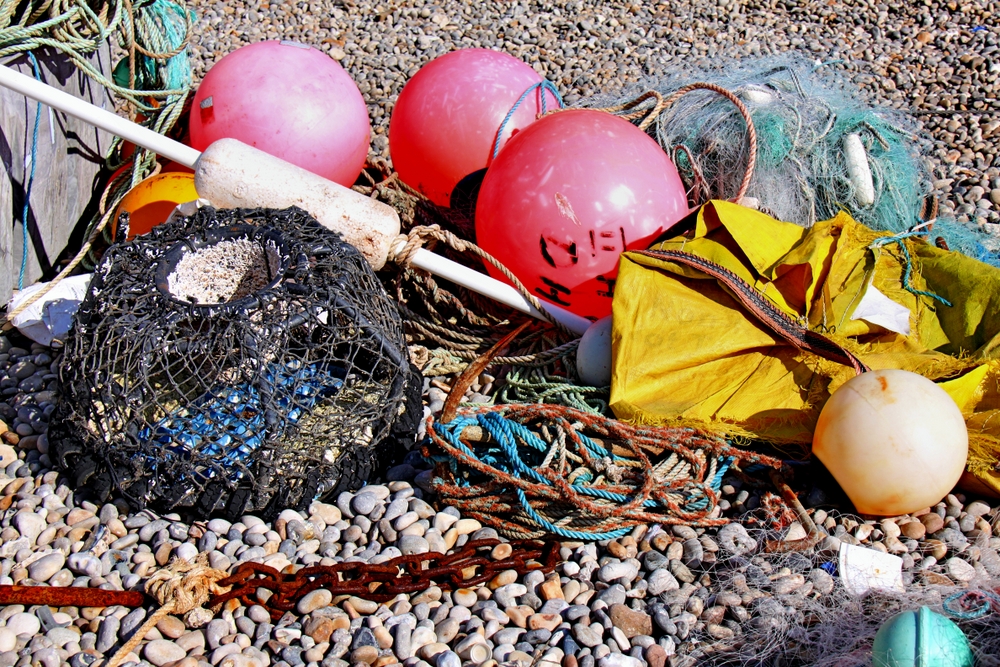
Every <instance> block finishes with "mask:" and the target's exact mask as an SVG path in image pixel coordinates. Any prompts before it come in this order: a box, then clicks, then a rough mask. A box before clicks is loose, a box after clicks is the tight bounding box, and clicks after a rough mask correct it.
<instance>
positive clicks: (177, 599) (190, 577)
mask: <svg viewBox="0 0 1000 667" xmlns="http://www.w3.org/2000/svg"><path fill="white" fill-rule="evenodd" d="M207 562H208V559H207V557H206V555H205V554H201V555H200V556H198V558H197V559H195V561H194V562H189V561H186V560H181V559H179V558H175V559H174V560H173V562H171V563H170V565H168V566H167V567H166V568H164V569H162V570H159V571H157V572H156V573H154V574H153V575H152V576H151V577H150V578H149V579H148V580H147V581H146V594H147V595H149V596H150V597H152V598H153V599H154V600H156V601H157V602H158V603H159V604H160V608H159V609H157V610H156V611H155V612H153V614H152V615H151V616H150V617H149V618H147V619H146V622H145V623H143V624H142V626H140V627H139V629H138V630H136V631H135V632H134V633H133V634H132V636H131V637H130V638H129V640H128V641H127V642H125V643H124V644H123V645H122V647H121V648H119V649H118V650H117V651H116V652H115V654H114V655H113V656H111V659H110V660H109V661H108V662H107V663H106V664H105V665H103V667H118V665H120V664H121V662H122V661H123V660H124V659H125V656H127V655H128V654H129V653H131V652H132V651H134V650H135V649H136V648H137V647H138V646H139V644H141V643H142V640H143V639H144V638H145V637H146V633H148V632H149V631H150V630H152V629H153V627H154V626H155V625H156V624H157V623H159V622H160V620H162V619H163V617H165V616H168V615H170V614H190V613H191V612H193V611H195V610H197V609H200V608H201V606H202V605H203V604H205V603H206V602H208V600H209V598H211V597H212V596H213V595H218V594H220V593H226V592H228V591H229V587H228V586H219V585H218V582H219V581H220V580H221V579H225V578H226V577H228V576H229V574H228V573H226V572H223V571H222V570H216V569H214V568H211V567H208V565H207Z"/></svg>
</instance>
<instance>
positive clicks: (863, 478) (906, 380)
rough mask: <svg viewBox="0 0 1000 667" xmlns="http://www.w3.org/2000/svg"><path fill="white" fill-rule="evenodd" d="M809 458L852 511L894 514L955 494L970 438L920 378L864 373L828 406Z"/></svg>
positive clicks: (958, 416)
mask: <svg viewBox="0 0 1000 667" xmlns="http://www.w3.org/2000/svg"><path fill="white" fill-rule="evenodd" d="M813 453H814V454H815V455H816V457H817V458H819V460H820V461H822V462H823V465H825V466H826V467H827V469H828V470H829V471H830V473H831V474H833V476H834V478H835V479H836V480H837V482H838V483H839V484H840V486H841V487H842V488H843V489H844V492H845V493H847V495H848V497H849V498H850V499H851V502H853V503H854V506H855V508H857V510H858V512H861V513H862V514H875V515H880V516H896V515H899V514H908V513H909V512H914V511H916V510H919V509H922V508H924V507H929V506H931V505H934V504H935V503H937V502H938V501H940V500H941V499H942V498H944V497H945V496H946V495H947V494H948V493H949V492H950V491H951V490H952V488H954V486H955V484H956V483H957V482H958V479H959V477H961V475H962V471H963V470H964V469H965V462H966V459H967V458H968V454H969V433H968V431H967V430H966V427H965V419H963V417H962V413H961V411H959V409H958V406H957V405H956V404H955V402H954V401H953V400H952V399H951V397H950V396H949V395H948V394H947V393H946V392H945V391H944V390H943V389H941V387H939V386H937V385H936V384H934V383H933V382H931V381H930V380H928V379H927V378H925V377H923V376H920V375H917V374H916V373H910V372H909V371H901V370H881V371H871V372H869V373H863V374H862V375H859V376H857V377H855V378H852V379H851V380H849V381H848V382H847V383H845V384H844V386H842V387H841V388H840V389H838V390H837V391H836V392H835V393H834V394H833V396H831V397H830V400H828V401H827V403H826V405H825V406H824V407H823V411H822V412H821V413H820V416H819V421H818V422H817V424H816V431H815V433H814V434H813Z"/></svg>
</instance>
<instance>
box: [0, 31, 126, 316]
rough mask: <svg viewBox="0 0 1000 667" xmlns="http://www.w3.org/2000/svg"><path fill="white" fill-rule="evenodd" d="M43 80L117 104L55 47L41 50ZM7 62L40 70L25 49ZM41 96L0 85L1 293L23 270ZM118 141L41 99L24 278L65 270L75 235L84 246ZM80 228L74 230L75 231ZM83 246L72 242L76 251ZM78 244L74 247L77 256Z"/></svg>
mask: <svg viewBox="0 0 1000 667" xmlns="http://www.w3.org/2000/svg"><path fill="white" fill-rule="evenodd" d="M35 55H36V57H37V58H38V63H39V65H40V68H41V75H42V80H43V81H45V83H48V84H49V85H52V86H55V87H57V88H60V89H61V90H64V91H66V92H68V93H70V94H72V95H76V96H77V97H80V98H82V99H84V100H87V101H89V102H91V103H93V104H96V105H98V106H104V107H105V108H108V109H110V108H112V107H113V102H112V99H111V97H110V96H109V94H108V92H107V91H106V90H105V89H103V88H102V87H101V86H99V85H97V84H96V83H95V82H94V81H92V80H91V79H89V78H88V77H87V76H85V75H84V74H83V73H81V72H80V70H79V69H77V68H76V67H75V66H74V65H73V63H72V62H71V61H70V60H69V59H68V58H67V57H65V56H63V55H62V54H59V53H55V52H52V51H48V50H38V51H36V52H35ZM89 59H90V62H91V64H92V65H94V66H95V67H96V68H98V69H99V70H100V71H102V72H103V73H104V74H105V75H106V76H110V72H111V56H110V49H109V48H108V46H107V45H104V46H103V47H102V48H101V49H100V50H99V51H98V52H97V53H94V54H91V55H90V56H89ZM2 64H4V65H7V66H9V67H13V68H15V69H17V70H18V71H20V72H22V73H24V74H27V75H29V76H34V69H33V67H32V65H31V61H30V60H29V59H28V57H27V56H26V55H19V56H16V57H10V58H7V59H5V60H4V61H3V62H2ZM36 108H37V103H36V102H35V101H34V100H28V99H25V98H24V97H22V96H21V95H19V94H17V93H14V92H11V91H9V90H6V89H3V88H0V169H2V170H3V173H2V174H0V301H2V303H6V302H7V301H8V300H9V299H10V296H11V291H12V290H14V289H17V282H18V274H19V273H20V270H21V253H22V248H23V232H22V222H21V220H22V218H21V214H22V211H23V207H24V189H25V185H26V181H27V179H26V175H27V174H29V173H30V171H31V163H30V159H29V156H30V155H31V144H32V132H33V130H34V123H35V110H36ZM110 142H111V137H110V135H108V134H107V133H105V132H99V131H97V130H96V129H94V128H93V127H91V126H89V125H87V124H86V123H84V122H83V121H80V120H77V119H75V118H72V117H70V116H66V115H65V114H62V113H60V112H57V111H52V110H50V109H49V108H48V107H45V106H44V105H43V106H42V113H41V120H40V122H39V125H38V144H37V150H36V159H35V176H34V181H33V184H32V186H31V196H30V202H29V203H30V206H29V210H28V237H29V243H28V262H27V267H26V269H25V275H24V285H25V287H27V286H28V285H31V284H32V283H34V282H36V281H37V280H39V279H40V278H43V277H45V278H50V277H51V276H52V274H54V273H55V272H57V271H58V269H59V267H58V266H57V262H58V259H59V257H60V255H62V254H63V253H64V251H66V249H67V245H68V244H69V243H70V242H71V237H72V239H73V240H74V241H75V242H76V245H77V248H78V247H79V243H80V240H81V238H80V237H82V235H83V233H84V227H85V226H86V224H87V221H88V220H89V218H90V215H91V213H92V212H93V211H94V210H96V206H97V204H98V200H99V197H100V193H99V192H97V193H96V194H95V192H96V189H95V185H96V184H97V179H98V177H99V175H100V172H101V167H102V165H103V163H104V155H105V153H106V152H107V150H108V148H109V145H110ZM74 232H75V233H74ZM77 248H73V249H71V250H72V251H73V252H75V250H76V249H77ZM73 252H70V253H69V256H72V254H73Z"/></svg>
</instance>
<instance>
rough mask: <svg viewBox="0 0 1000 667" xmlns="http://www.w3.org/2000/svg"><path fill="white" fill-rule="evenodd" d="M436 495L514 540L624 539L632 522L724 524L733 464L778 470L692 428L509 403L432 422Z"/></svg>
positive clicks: (772, 463) (767, 460) (776, 463)
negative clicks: (727, 477)
mask: <svg viewBox="0 0 1000 667" xmlns="http://www.w3.org/2000/svg"><path fill="white" fill-rule="evenodd" d="M427 435H428V437H429V440H430V443H429V445H428V446H427V447H425V452H424V455H425V456H427V457H429V458H431V460H433V461H435V462H436V463H437V466H436V468H435V480H434V490H435V492H436V493H437V494H438V496H439V497H440V498H441V499H442V501H444V502H447V503H449V504H451V505H454V506H455V507H456V508H457V509H458V510H460V511H461V512H462V515H463V516H466V515H467V516H470V517H473V518H476V519H478V520H479V521H481V522H483V523H484V524H487V525H490V526H493V527H495V528H496V529H497V530H499V531H500V532H501V533H502V534H504V535H506V536H509V537H517V538H527V537H541V536H543V535H556V536H558V537H563V538H567V539H583V540H602V539H612V538H615V537H620V536H622V535H624V534H625V533H627V532H629V531H631V530H632V529H633V528H634V527H635V526H637V525H640V524H644V525H648V524H654V523H660V524H678V523H683V524H686V525H694V526H712V525H720V524H723V523H726V520H725V519H721V518H719V517H720V511H719V509H718V505H717V504H718V491H719V487H720V485H721V483H722V476H723V475H724V474H725V472H726V470H727V469H728V468H729V466H731V465H733V464H734V463H748V464H764V465H767V466H770V467H774V468H777V467H780V465H781V462H780V461H778V460H776V459H772V458H769V457H766V456H761V455H758V454H755V453H754V452H751V451H748V450H742V449H737V448H736V447H731V446H730V445H728V444H726V442H725V441H724V440H722V439H721V438H717V437H714V436H711V435H707V434H704V433H700V432H698V431H696V430H695V429H691V428H650V427H636V426H631V425H629V424H625V423H622V422H619V421H616V420H613V419H608V418H606V417H601V416H599V415H594V414H592V413H589V412H583V411H580V410H574V409H572V408H566V407H561V406H557V405H504V406H497V407H493V408H487V409H482V410H479V411H477V412H469V413H466V414H460V415H459V416H458V417H457V418H456V419H453V420H451V421H449V422H447V423H429V424H428V426H427Z"/></svg>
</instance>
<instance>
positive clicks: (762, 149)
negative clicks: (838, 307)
mask: <svg viewBox="0 0 1000 667" xmlns="http://www.w3.org/2000/svg"><path fill="white" fill-rule="evenodd" d="M694 81H707V82H709V83H713V84H717V85H719V86H722V87H723V88H725V89H727V90H730V91H732V92H733V93H735V94H736V95H737V96H738V97H739V98H740V100H742V102H743V103H744V104H745V105H746V107H747V108H748V109H749V111H750V115H751V118H752V120H753V124H754V127H755V128H756V132H757V140H758V141H757V163H756V168H755V171H754V175H753V178H752V180H751V181H750V184H749V188H748V190H747V192H746V195H747V196H748V197H752V198H754V199H756V200H757V201H759V202H760V205H761V207H762V209H763V210H765V211H767V212H768V213H770V214H771V215H773V216H774V217H776V218H778V219H780V220H785V221H788V222H794V223H796V224H799V225H803V226H806V227H808V226H811V225H812V224H814V223H815V222H817V221H820V220H828V219H830V218H833V217H834V216H835V215H837V213H838V212H840V211H841V210H846V211H847V212H848V213H850V214H851V216H852V217H854V219H855V220H857V221H858V222H861V223H863V224H865V225H867V226H869V227H871V228H873V229H876V230H879V231H888V232H894V233H899V232H905V231H907V230H909V229H910V228H912V227H914V226H915V225H917V224H918V223H920V222H921V210H922V207H923V206H924V200H925V198H926V197H927V196H928V195H930V194H931V185H932V177H931V171H930V163H929V160H928V159H927V158H926V157H925V156H926V155H927V154H928V151H927V150H926V149H927V148H928V146H929V143H928V142H926V141H924V140H922V139H921V137H920V136H919V134H918V126H917V124H916V122H915V121H914V120H913V119H912V118H911V117H909V116H907V115H906V114H904V113H902V112H899V111H894V110H891V109H881V108H873V107H871V106H868V105H866V104H864V103H863V102H861V101H859V100H857V99H854V97H853V96H852V95H851V93H849V92H848V90H849V86H848V85H847V84H846V82H845V81H843V79H842V77H840V76H838V75H837V74H836V72H835V71H834V68H833V67H830V66H823V65H817V64H816V63H812V62H809V61H807V60H805V59H804V58H802V57H799V56H794V55H781V56H772V57H767V58H764V59H761V60H759V61H755V62H750V63H748V64H742V63H741V64H733V63H728V64H725V65H724V66H720V67H718V68H717V69H712V70H708V71H690V72H683V71H678V72H676V73H672V74H665V75H663V76H661V77H658V78H653V79H651V80H650V81H647V82H645V83H644V84H642V86H641V87H639V88H635V89H628V90H624V91H621V92H619V93H613V94H611V93H609V94H601V95H597V96H595V97H592V98H590V99H587V100H584V101H583V102H581V103H580V104H581V105H583V106H587V107H602V108H609V109H613V110H615V111H616V113H620V114H622V115H624V116H628V117H630V118H631V119H632V120H634V121H635V122H638V123H641V124H642V125H643V127H645V128H646V129H647V132H649V134H651V135H652V136H653V137H654V138H656V140H657V141H658V142H659V144H660V146H662V147H663V149H664V150H665V151H666V152H667V153H668V154H669V155H670V156H671V157H672V158H673V160H674V162H675V164H676V165H677V168H678V171H679V172H680V173H681V176H682V178H683V180H684V182H685V185H686V186H687V187H688V192H689V198H690V200H691V202H690V203H692V205H697V204H701V203H704V202H705V201H708V200H709V199H729V198H731V197H733V196H734V195H735V194H736V193H737V192H738V191H739V189H740V181H741V178H742V176H743V173H744V166H745V165H746V164H747V163H748V160H749V150H750V147H749V144H748V141H747V127H746V123H745V121H744V119H743V117H742V116H741V115H740V112H739V111H738V110H737V108H736V107H735V106H734V105H733V104H732V103H731V102H729V101H727V100H726V99H724V98H722V97H720V96H718V95H716V94H713V93H711V92H708V91H695V92H692V93H689V94H687V95H684V96H683V97H681V98H680V99H678V100H676V101H675V102H673V103H672V104H671V105H670V106H669V107H666V106H664V105H663V104H662V103H658V102H657V99H660V100H662V99H663V98H666V97H669V96H670V95H671V93H674V92H675V91H677V90H679V89H681V88H683V87H684V86H686V85H688V84H690V83H691V82H694ZM648 91H655V93H656V94H657V95H658V96H659V97H657V96H656V95H654V96H650V97H648V98H646V99H645V101H643V102H641V103H639V104H638V105H637V106H636V105H635V104H634V102H635V101H636V100H637V99H638V98H639V96H640V94H641V93H646V92H648ZM849 135H856V136H857V137H858V138H859V139H860V141H861V143H862V144H863V146H864V150H865V153H866V154H867V162H868V167H869V169H870V171H871V175H872V181H873V186H874V201H873V202H868V201H867V195H866V194H862V193H861V192H859V186H858V183H857V180H856V179H855V178H852V176H851V174H850V171H849V169H848V162H847V157H846V154H845V149H844V142H845V139H846V138H847V137H848V136H849ZM925 231H927V232H928V233H929V235H930V236H929V238H930V239H931V240H932V241H934V240H936V239H937V238H941V239H942V240H943V242H944V244H945V245H946V246H947V247H948V248H949V249H951V250H957V251H959V252H962V253H963V254H966V255H968V256H970V257H974V258H976V259H979V260H980V261H984V262H987V263H990V264H993V265H994V266H1000V256H998V255H997V253H995V252H992V251H990V250H987V246H986V245H984V242H988V239H989V237H988V236H986V235H984V234H982V233H980V232H978V231H977V230H975V229H974V228H972V227H967V226H965V225H962V224H960V223H958V222H956V221H954V220H947V219H943V218H939V219H938V220H937V221H936V222H935V223H934V224H933V229H932V230H931V229H925Z"/></svg>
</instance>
